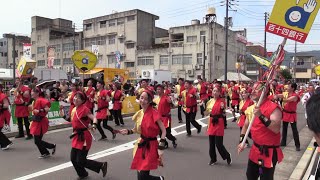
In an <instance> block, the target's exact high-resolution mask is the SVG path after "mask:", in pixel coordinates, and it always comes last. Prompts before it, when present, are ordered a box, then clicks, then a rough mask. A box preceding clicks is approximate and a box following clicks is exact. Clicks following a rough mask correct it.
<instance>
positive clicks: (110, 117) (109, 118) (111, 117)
mask: <svg viewBox="0 0 320 180" xmlns="http://www.w3.org/2000/svg"><path fill="white" fill-rule="evenodd" d="M109 112H110V115H109V116H108V118H107V119H108V121H113V114H114V113H113V110H112V109H109Z"/></svg>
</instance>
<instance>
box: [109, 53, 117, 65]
mask: <svg viewBox="0 0 320 180" xmlns="http://www.w3.org/2000/svg"><path fill="white" fill-rule="evenodd" d="M115 62H116V56H115V55H110V56H108V64H113V63H115Z"/></svg>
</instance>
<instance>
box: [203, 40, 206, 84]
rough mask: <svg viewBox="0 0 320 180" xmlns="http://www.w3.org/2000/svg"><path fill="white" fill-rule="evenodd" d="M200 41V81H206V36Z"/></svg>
mask: <svg viewBox="0 0 320 180" xmlns="http://www.w3.org/2000/svg"><path fill="white" fill-rule="evenodd" d="M202 41H203V54H202V59H203V68H202V79H203V81H206V80H205V79H206V77H205V76H206V36H202Z"/></svg>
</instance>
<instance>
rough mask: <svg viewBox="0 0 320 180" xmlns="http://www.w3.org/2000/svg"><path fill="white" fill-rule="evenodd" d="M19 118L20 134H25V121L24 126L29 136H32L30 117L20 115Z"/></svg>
mask: <svg viewBox="0 0 320 180" xmlns="http://www.w3.org/2000/svg"><path fill="white" fill-rule="evenodd" d="M17 120H18V129H19V136H24V133H23V123H24V126H25V128H26V133H27V136H31V135H30V129H29V126H30V123H29V118H28V117H23V118H22V117H18V118H17ZM22 121H23V122H22Z"/></svg>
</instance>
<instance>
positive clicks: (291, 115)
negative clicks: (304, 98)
mask: <svg viewBox="0 0 320 180" xmlns="http://www.w3.org/2000/svg"><path fill="white" fill-rule="evenodd" d="M292 96H296V97H297V101H293V102H286V103H285V104H284V106H283V111H282V120H283V121H284V122H289V123H293V122H297V112H296V111H297V105H298V103H299V102H300V97H299V95H298V94H296V93H292V94H289V96H288V98H289V97H292Z"/></svg>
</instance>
